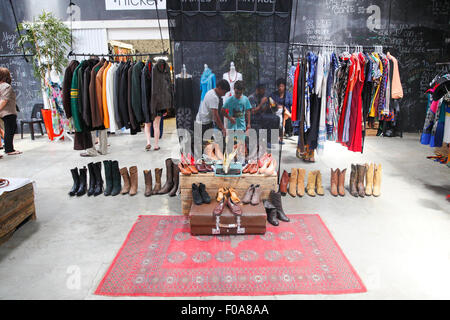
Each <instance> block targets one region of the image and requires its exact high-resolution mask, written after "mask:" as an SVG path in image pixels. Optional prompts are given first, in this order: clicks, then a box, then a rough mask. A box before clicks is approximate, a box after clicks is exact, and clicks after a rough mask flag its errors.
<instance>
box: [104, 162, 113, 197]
mask: <svg viewBox="0 0 450 320" xmlns="http://www.w3.org/2000/svg"><path fill="white" fill-rule="evenodd" d="M103 166H104V169H105V182H106V187H105V192H104V193H103V195H105V196H110V195H111V193H112V190H113V179H112V161H111V160H105V161H103Z"/></svg>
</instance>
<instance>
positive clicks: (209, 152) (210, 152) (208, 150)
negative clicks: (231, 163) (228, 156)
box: [203, 143, 224, 161]
mask: <svg viewBox="0 0 450 320" xmlns="http://www.w3.org/2000/svg"><path fill="white" fill-rule="evenodd" d="M203 153H204V154H205V155H206V156H207V157H208V158H209V159H211V160H213V161H217V160H223V158H224V156H223V153H222V150H220V146H219V145H218V144H217V143H210V144H208V145H207V146H206V147H205V149H204V151H203Z"/></svg>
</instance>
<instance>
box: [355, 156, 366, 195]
mask: <svg viewBox="0 0 450 320" xmlns="http://www.w3.org/2000/svg"><path fill="white" fill-rule="evenodd" d="M356 168H357V170H358V179H357V184H358V194H359V196H360V197H361V198H364V196H365V195H366V189H365V187H364V178H365V177H366V166H365V165H364V164H362V165H359V164H358V165H357V166H356Z"/></svg>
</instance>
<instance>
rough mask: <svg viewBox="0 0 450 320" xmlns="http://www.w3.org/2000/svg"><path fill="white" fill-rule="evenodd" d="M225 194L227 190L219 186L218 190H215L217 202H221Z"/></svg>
mask: <svg viewBox="0 0 450 320" xmlns="http://www.w3.org/2000/svg"><path fill="white" fill-rule="evenodd" d="M226 194H227V192H226V191H225V189H224V188H220V189H219V190H217V196H216V200H217V202H221V201H222V200H223V198H224V197H225V195H226Z"/></svg>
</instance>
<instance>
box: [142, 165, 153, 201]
mask: <svg viewBox="0 0 450 320" xmlns="http://www.w3.org/2000/svg"><path fill="white" fill-rule="evenodd" d="M144 183H145V193H144V196H146V197H150V196H151V195H152V193H153V191H152V188H153V179H152V171H151V170H144Z"/></svg>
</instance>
